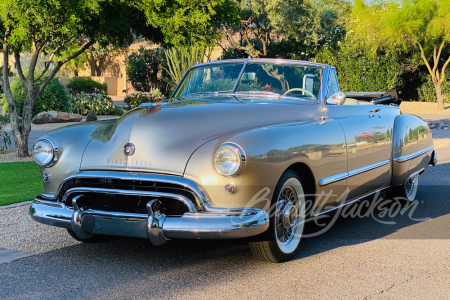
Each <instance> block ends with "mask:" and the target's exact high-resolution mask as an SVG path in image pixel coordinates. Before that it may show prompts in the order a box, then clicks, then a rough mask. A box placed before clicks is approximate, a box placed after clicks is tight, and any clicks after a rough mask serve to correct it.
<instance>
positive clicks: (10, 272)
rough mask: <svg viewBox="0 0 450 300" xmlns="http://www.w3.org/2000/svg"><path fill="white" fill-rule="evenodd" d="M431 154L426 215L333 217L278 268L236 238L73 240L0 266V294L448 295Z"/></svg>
mask: <svg viewBox="0 0 450 300" xmlns="http://www.w3.org/2000/svg"><path fill="white" fill-rule="evenodd" d="M438 157H439V161H440V164H439V165H438V166H436V167H434V168H430V169H428V170H427V172H426V173H425V174H424V175H422V176H421V178H420V181H421V188H420V190H419V193H418V199H419V200H420V201H421V204H420V206H419V207H418V208H417V209H416V211H415V212H414V214H413V215H412V218H415V219H418V218H431V219H430V220H428V221H414V220H412V219H411V218H410V217H409V216H408V214H404V215H397V216H396V217H394V218H392V219H390V218H388V220H389V221H394V222H395V224H392V225H385V224H381V223H380V222H378V221H376V220H375V219H374V218H373V217H365V218H340V219H339V220H338V222H337V223H336V224H335V225H334V226H333V228H332V229H330V230H329V231H327V232H326V233H325V234H322V235H320V236H317V237H313V238H308V239H304V240H303V241H302V248H301V250H300V251H299V252H298V254H297V255H296V257H295V258H294V259H293V260H292V261H289V262H286V263H283V264H278V265H276V264H270V263H264V262H259V261H256V260H255V259H254V258H253V257H252V256H251V254H250V253H249V250H248V247H247V245H246V243H245V241H172V242H170V243H168V244H166V245H165V246H163V247H153V246H152V245H150V243H149V242H147V241H146V240H143V239H142V240H141V239H126V238H122V239H117V240H114V241H110V242H108V243H104V244H75V245H72V246H67V247H62V248H59V249H56V250H53V251H49V252H46V253H43V254H38V255H34V256H30V257H26V258H23V259H20V260H16V261H13V262H10V263H4V264H0V299H86V298H89V299H91V298H93V299H148V298H161V299H166V298H172V299H173V298H177V299H178V298H190V299H193V298H200V299H219V298H227V299H231V298H239V299H254V298H260V299H286V298H323V299H331V298H334V299H336V298H339V299H362V298H364V299H377V298H383V299H392V298H397V299H399V298H417V299H444V298H449V297H450V250H449V249H450V199H449V198H450V151H448V149H442V150H439V152H438ZM35 226H36V225H35ZM311 228H312V229H314V227H313V226H312V227H311ZM312 229H310V230H312ZM29 230H33V228H30V229H29ZM36 242H39V239H37V240H36ZM0 246H1V245H0Z"/></svg>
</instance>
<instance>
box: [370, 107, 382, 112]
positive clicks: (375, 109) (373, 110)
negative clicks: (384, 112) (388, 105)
mask: <svg viewBox="0 0 450 300" xmlns="http://www.w3.org/2000/svg"><path fill="white" fill-rule="evenodd" d="M380 110H381V108H374V109H372V110H371V111H369V112H379V111H380Z"/></svg>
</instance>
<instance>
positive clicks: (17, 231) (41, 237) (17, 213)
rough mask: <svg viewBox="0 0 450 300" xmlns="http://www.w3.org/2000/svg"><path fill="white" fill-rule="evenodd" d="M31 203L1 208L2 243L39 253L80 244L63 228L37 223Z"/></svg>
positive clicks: (0, 242) (26, 251)
mask: <svg viewBox="0 0 450 300" xmlns="http://www.w3.org/2000/svg"><path fill="white" fill-rule="evenodd" d="M29 207H30V206H29V205H23V206H19V207H14V208H7V209H0V228H1V231H0V245H1V246H2V247H4V248H6V249H12V250H17V251H21V252H25V253H30V254H39V253H44V252H47V251H52V250H55V249H59V248H61V247H66V246H72V245H76V244H79V242H77V241H76V240H74V239H73V238H72V237H70V236H69V234H68V233H67V231H66V230H65V229H63V228H57V227H53V226H47V225H43V224H40V223H37V222H35V221H33V220H32V219H31V217H30V216H29V215H28V208H29Z"/></svg>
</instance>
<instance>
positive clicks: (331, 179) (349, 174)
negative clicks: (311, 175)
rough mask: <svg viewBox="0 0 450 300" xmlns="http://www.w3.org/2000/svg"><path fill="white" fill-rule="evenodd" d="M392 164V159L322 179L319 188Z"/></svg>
mask: <svg viewBox="0 0 450 300" xmlns="http://www.w3.org/2000/svg"><path fill="white" fill-rule="evenodd" d="M390 162H391V159H387V160H385V161H382V162H379V163H376V164H372V165H368V166H365V167H362V168H358V169H354V170H351V171H348V172H344V173H340V174H337V175H333V176H329V177H325V178H322V179H321V180H319V186H325V185H328V184H331V183H335V182H338V181H341V180H344V179H347V178H350V177H352V176H356V175H359V174H362V173H364V172H367V171H371V170H373V169H376V168H379V167H382V166H385V165H387V164H389V163H390Z"/></svg>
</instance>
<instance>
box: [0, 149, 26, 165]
mask: <svg viewBox="0 0 450 300" xmlns="http://www.w3.org/2000/svg"><path fill="white" fill-rule="evenodd" d="M18 161H33V157H32V156H28V157H24V158H19V157H17V156H16V153H15V149H11V148H10V149H8V153H6V154H0V163H2V162H18Z"/></svg>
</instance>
